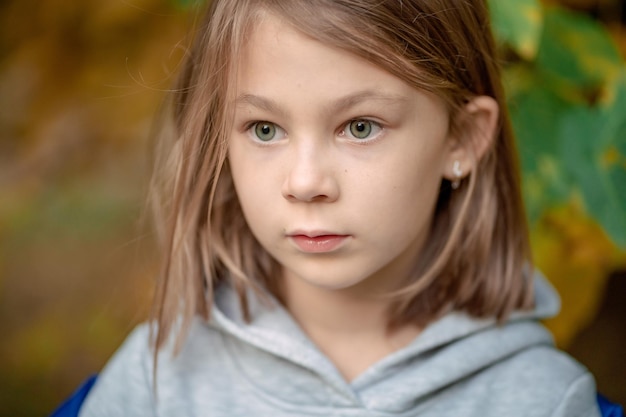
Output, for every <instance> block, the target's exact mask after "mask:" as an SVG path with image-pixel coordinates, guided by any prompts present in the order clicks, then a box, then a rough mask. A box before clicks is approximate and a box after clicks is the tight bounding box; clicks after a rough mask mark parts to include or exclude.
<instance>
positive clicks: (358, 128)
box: [349, 120, 372, 139]
mask: <svg viewBox="0 0 626 417" xmlns="http://www.w3.org/2000/svg"><path fill="white" fill-rule="evenodd" d="M349 128H350V134H351V135H352V136H353V137H355V138H357V139H367V137H368V136H369V135H370V134H371V133H372V122H370V121H368V120H353V121H351V122H350V124H349Z"/></svg>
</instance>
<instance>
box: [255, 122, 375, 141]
mask: <svg viewBox="0 0 626 417" xmlns="http://www.w3.org/2000/svg"><path fill="white" fill-rule="evenodd" d="M357 122H359V123H365V124H368V125H369V128H370V132H368V134H367V136H368V137H364V138H358V137H355V135H354V134H353V132H351V125H352V124H353V123H357ZM262 125H265V126H269V127H273V129H274V130H275V134H278V135H279V136H281V137H280V138H279V139H275V137H274V136H272V137H271V138H270V139H268V140H266V141H265V140H262V139H261V138H260V137H259V136H258V134H257V132H255V131H254V129H257V128H258V127H259V126H262ZM384 129H385V128H384V126H383V125H382V124H381V123H379V122H377V121H374V120H371V119H368V118H355V119H351V120H348V121H347V122H345V123H344V124H343V125H342V127H341V129H340V130H339V132H338V136H340V137H344V138H347V139H348V140H350V141H352V142H354V143H358V144H366V143H370V142H372V141H375V140H377V139H378V138H379V137H380V135H381V134H382V133H383V131H384ZM244 131H245V132H247V133H248V135H250V137H251V139H252V140H253V141H254V142H257V143H260V144H264V145H269V144H271V143H273V142H275V141H276V140H280V139H282V138H283V137H285V136H286V135H287V132H286V131H285V130H284V129H283V128H282V127H280V126H279V125H277V124H276V123H273V122H270V121H267V120H255V121H251V122H249V123H247V124H246V125H245V126H244ZM372 132H374V133H372ZM369 136H373V137H369Z"/></svg>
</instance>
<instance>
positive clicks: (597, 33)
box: [536, 8, 623, 103]
mask: <svg viewBox="0 0 626 417" xmlns="http://www.w3.org/2000/svg"><path fill="white" fill-rule="evenodd" d="M544 16H545V18H544V30H543V33H542V37H541V43H540V46H539V51H538V53H537V60H536V67H537V69H538V71H540V72H543V73H544V74H545V76H546V77H547V78H549V79H550V81H551V84H552V88H553V89H555V90H560V92H561V94H562V95H563V96H564V97H568V96H569V98H570V100H571V101H576V100H577V97H580V98H582V99H583V100H584V101H586V102H588V103H594V102H596V101H598V100H601V99H602V98H603V96H605V95H607V94H608V89H609V86H610V85H612V84H613V83H614V82H615V79H616V78H617V77H618V76H619V74H620V71H621V70H622V68H623V60H622V58H621V56H620V54H619V51H618V49H617V47H616V45H615V43H614V42H613V40H612V39H611V37H610V36H609V34H608V32H607V31H606V30H605V29H604V28H603V27H602V26H601V25H600V24H599V23H597V22H596V21H594V20H593V19H591V18H590V17H587V16H585V15H582V14H578V13H574V12H570V11H567V10H565V9H562V8H547V9H546V10H545V14H544ZM578 101H580V100H578Z"/></svg>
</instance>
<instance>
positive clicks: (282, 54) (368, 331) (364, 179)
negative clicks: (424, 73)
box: [229, 15, 497, 380]
mask: <svg viewBox="0 0 626 417" xmlns="http://www.w3.org/2000/svg"><path fill="white" fill-rule="evenodd" d="M236 97H237V102H236V106H235V108H236V110H235V117H234V125H233V130H232V132H231V138H230V144H229V163H230V168H231V172H232V176H233V181H234V184H235V188H236V191H237V195H238V198H239V200H240V203H241V207H242V210H243V213H244V216H245V218H246V221H247V223H248V225H249V227H250V229H251V231H252V233H253V234H254V236H255V237H256V238H257V240H258V241H259V242H260V243H261V245H262V246H263V247H264V248H265V250H267V251H268V252H269V253H270V254H271V255H272V256H273V257H274V258H275V259H276V260H277V261H278V262H279V263H280V265H282V267H283V273H282V277H280V279H281V282H282V286H283V288H284V298H285V300H286V307H287V308H288V309H289V311H290V312H291V314H292V315H293V316H294V318H295V319H296V320H297V321H298V322H299V323H300V325H301V326H302V328H303V329H304V330H305V332H307V333H308V335H309V336H310V337H311V339H312V340H313V341H314V343H316V344H317V345H318V346H319V347H320V349H321V350H322V351H323V352H324V353H326V354H327V355H328V357H329V358H330V359H331V360H332V361H333V362H334V363H335V365H336V366H337V368H338V369H339V371H340V372H341V373H342V374H343V375H344V376H345V377H346V379H348V380H351V379H353V378H355V377H356V376H357V375H359V374H360V373H361V372H363V371H364V370H365V369H367V368H368V367H369V366H371V365H372V364H373V363H375V362H376V361H378V360H380V359H381V358H383V357H384V356H386V355H388V354H389V353H391V352H393V351H395V350H398V349H399V348H401V347H403V346H405V345H406V344H408V343H409V342H410V341H411V340H413V339H414V338H415V337H416V336H417V334H418V333H419V329H418V328H416V327H414V326H405V327H404V328H401V329H398V330H397V331H395V332H394V333H392V334H389V333H388V332H387V331H386V319H385V310H386V308H387V303H388V300H386V299H385V298H383V297H380V294H383V293H385V292H386V291H390V290H392V289H394V288H396V287H397V285H398V283H399V281H400V280H403V279H405V278H406V277H407V276H408V275H409V274H410V269H411V266H412V265H413V263H414V261H415V259H416V258H417V257H418V256H419V253H420V251H421V250H422V248H423V247H424V245H425V244H427V237H428V229H429V225H430V224H431V221H432V217H433V211H434V206H435V202H436V199H437V195H438V192H439V187H440V184H441V181H442V178H444V177H445V178H454V173H453V172H452V166H453V164H454V161H455V160H459V161H461V166H465V167H467V168H466V169H469V168H471V158H470V157H469V156H468V152H467V150H466V149H465V148H464V147H462V146H460V145H459V141H458V140H457V138H454V137H452V135H451V133H450V132H449V129H448V126H449V123H450V120H449V115H448V112H447V110H446V107H445V105H444V103H443V101H442V100H440V99H439V98H437V97H435V96H433V95H430V94H426V93H425V92H422V91H418V90H416V89H414V88H412V87H411V86H409V85H408V84H406V83H405V82H403V81H402V80H400V79H399V78H396V77H395V76H393V75H391V74H389V73H387V72H385V71H384V70H382V69H380V68H378V67H376V66H374V65H372V64H371V63H369V62H367V61H365V60H363V59H361V58H359V57H357V56H355V55H352V54H350V53H348V52H346V51H343V50H338V49H333V48H330V47H327V46H325V45H323V44H321V43H319V42H317V41H315V40H313V39H310V38H308V37H307V36H305V35H303V34H302V33H300V32H298V31H297V30H296V29H294V28H292V27H290V26H289V25H285V24H284V22H279V20H278V19H275V18H274V17H273V16H271V15H269V16H266V18H265V19H263V20H262V21H261V22H260V23H259V24H258V26H257V27H256V28H255V29H254V30H253V32H252V34H251V37H250V39H249V42H248V44H247V49H246V50H245V53H244V54H243V56H242V61H241V64H240V68H239V74H238V83H237V92H236ZM480 100H482V99H479V101H478V107H476V106H477V104H476V102H472V103H471V105H472V106H475V107H476V108H475V111H472V114H477V115H481V114H486V115H488V116H489V117H491V118H490V119H488V118H486V117H478V118H479V119H485V120H486V121H491V122H493V123H495V122H494V121H493V120H492V119H493V117H492V116H493V115H490V113H488V112H486V111H485V110H484V108H483V107H481V106H480ZM496 114H497V109H496ZM483 125H484V123H483ZM483 127H485V128H486V127H487V126H483ZM463 164H464V165H463ZM465 172H467V171H465ZM320 235H321V236H320Z"/></svg>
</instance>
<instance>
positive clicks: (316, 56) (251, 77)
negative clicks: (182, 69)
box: [237, 13, 413, 94]
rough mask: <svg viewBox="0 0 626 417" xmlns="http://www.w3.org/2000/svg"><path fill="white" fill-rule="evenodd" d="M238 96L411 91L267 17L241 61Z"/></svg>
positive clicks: (254, 32)
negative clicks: (248, 93)
mask: <svg viewBox="0 0 626 417" xmlns="http://www.w3.org/2000/svg"><path fill="white" fill-rule="evenodd" d="M237 74H238V77H237V86H238V88H237V90H238V91H239V92H242V91H248V90H255V91H259V90H260V91H261V92H266V93H268V94H269V93H271V92H272V91H276V90H277V89H279V90H280V89H284V87H285V86H287V85H288V86H289V87H290V88H292V89H294V90H295V91H294V93H297V91H298V90H301V92H303V91H306V90H307V87H310V86H312V85H316V86H318V87H323V88H326V89H328V90H332V91H334V92H337V93H338V94H339V93H341V92H346V91H347V90H354V89H355V88H358V89H359V90H368V91H371V90H391V91H394V92H397V93H405V92H407V91H408V90H413V88H412V87H410V86H409V85H408V84H407V83H406V82H404V81H403V80H401V79H400V78H398V77H395V76H394V75H392V74H390V73H389V72H387V71H386V70H384V69H383V68H381V67H379V66H377V65H375V64H373V63H372V62H370V61H368V60H366V59H364V58H362V57H360V56H357V55H356V54H354V53H352V52H350V51H348V50H345V49H341V48H338V47H334V46H329V45H327V44H324V43H322V42H320V41H318V40H316V39H313V38H311V37H310V36H308V35H306V34H304V33H302V32H301V31H299V30H298V29H296V28H295V27H294V26H292V25H291V24H289V23H286V22H285V21H284V20H282V19H280V18H278V17H276V16H274V15H273V14H269V13H264V14H263V15H262V16H261V18H260V19H259V20H258V21H257V22H256V24H255V25H254V26H253V27H252V28H251V31H250V33H249V36H248V37H247V39H246V42H245V44H244V45H243V49H242V53H241V55H240V57H239V65H238V71H237Z"/></svg>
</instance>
